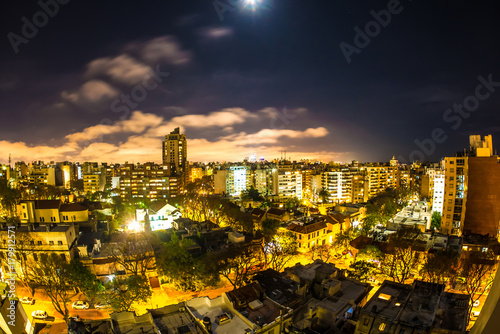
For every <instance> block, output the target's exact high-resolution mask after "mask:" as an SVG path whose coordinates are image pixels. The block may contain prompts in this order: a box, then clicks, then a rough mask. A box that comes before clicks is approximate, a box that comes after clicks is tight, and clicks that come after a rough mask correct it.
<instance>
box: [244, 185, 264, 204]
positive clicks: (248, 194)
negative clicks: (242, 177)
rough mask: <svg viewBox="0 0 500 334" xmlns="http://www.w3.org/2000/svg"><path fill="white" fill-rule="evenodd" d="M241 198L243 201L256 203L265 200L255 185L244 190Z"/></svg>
mask: <svg viewBox="0 0 500 334" xmlns="http://www.w3.org/2000/svg"><path fill="white" fill-rule="evenodd" d="M241 198H242V199H243V200H252V201H256V202H259V201H262V200H264V197H262V195H261V194H260V193H259V191H258V190H257V189H255V187H254V186H253V185H251V186H250V188H248V189H247V190H244V191H243V192H242V193H241Z"/></svg>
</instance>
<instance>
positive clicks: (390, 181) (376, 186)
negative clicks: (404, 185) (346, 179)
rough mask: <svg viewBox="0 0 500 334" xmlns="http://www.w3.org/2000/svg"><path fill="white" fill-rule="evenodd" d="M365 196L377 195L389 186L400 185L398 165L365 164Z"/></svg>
mask: <svg viewBox="0 0 500 334" xmlns="http://www.w3.org/2000/svg"><path fill="white" fill-rule="evenodd" d="M362 169H364V172H365V189H364V191H365V196H367V198H372V197H375V196H376V195H377V194H379V193H381V192H383V191H384V190H386V189H387V188H394V189H395V188H396V187H397V186H398V182H397V181H398V167H397V166H365V167H363V168H362Z"/></svg>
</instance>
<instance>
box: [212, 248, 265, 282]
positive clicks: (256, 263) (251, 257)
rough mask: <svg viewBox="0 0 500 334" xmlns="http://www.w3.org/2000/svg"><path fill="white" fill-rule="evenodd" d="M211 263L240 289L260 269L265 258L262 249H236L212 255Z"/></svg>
mask: <svg viewBox="0 0 500 334" xmlns="http://www.w3.org/2000/svg"><path fill="white" fill-rule="evenodd" d="M210 262H211V263H214V264H215V265H216V268H217V271H218V272H219V274H220V275H222V276H223V277H225V278H226V279H227V280H228V281H229V283H231V285H232V286H233V287H234V288H235V289H238V288H240V287H242V286H243V285H244V284H245V283H246V282H248V281H249V279H250V277H251V276H252V275H253V274H255V273H256V272H257V271H258V270H259V269H260V267H261V265H262V264H263V262H264V256H263V255H262V253H261V252H260V248H252V247H234V248H229V249H226V250H222V251H219V252H214V253H212V256H211V261H210Z"/></svg>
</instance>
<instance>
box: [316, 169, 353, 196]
mask: <svg viewBox="0 0 500 334" xmlns="http://www.w3.org/2000/svg"><path fill="white" fill-rule="evenodd" d="M321 184H322V188H323V189H325V190H326V191H328V193H329V194H330V198H329V200H330V201H331V202H333V203H343V202H351V195H352V193H351V186H352V175H351V174H350V173H349V170H348V169H345V168H343V169H342V170H340V169H338V170H333V171H326V172H323V175H322V180H321Z"/></svg>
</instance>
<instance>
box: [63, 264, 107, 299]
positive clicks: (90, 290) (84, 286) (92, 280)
mask: <svg viewBox="0 0 500 334" xmlns="http://www.w3.org/2000/svg"><path fill="white" fill-rule="evenodd" d="M68 275H69V278H70V281H71V282H74V283H75V286H77V287H78V289H80V290H81V291H82V292H83V293H84V294H85V296H86V297H87V298H88V299H93V298H94V297H96V296H97V295H98V294H99V293H101V292H103V291H104V286H103V285H102V283H101V281H100V280H99V279H98V278H97V277H96V276H95V275H94V274H93V273H92V272H91V271H90V270H89V269H88V268H87V267H85V266H84V265H83V264H82V263H81V262H80V261H79V260H78V259H74V260H71V261H70V263H69V266H68Z"/></svg>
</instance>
